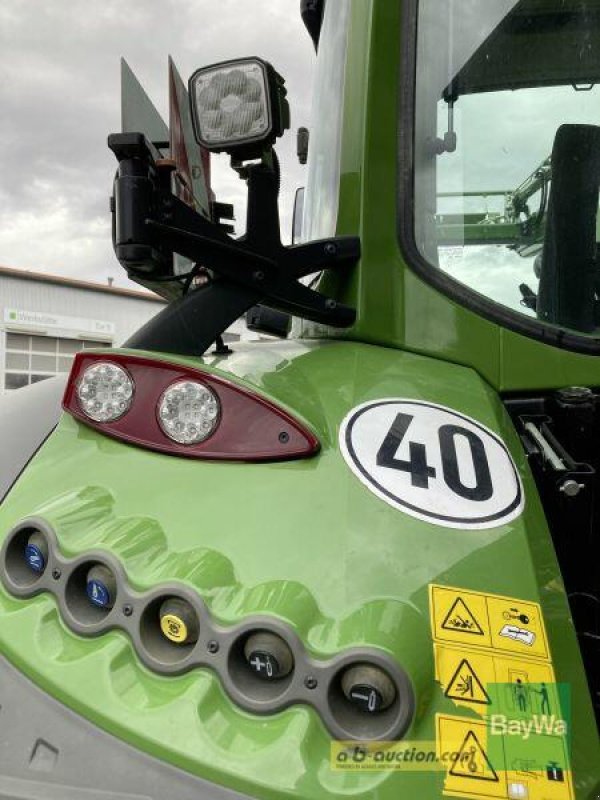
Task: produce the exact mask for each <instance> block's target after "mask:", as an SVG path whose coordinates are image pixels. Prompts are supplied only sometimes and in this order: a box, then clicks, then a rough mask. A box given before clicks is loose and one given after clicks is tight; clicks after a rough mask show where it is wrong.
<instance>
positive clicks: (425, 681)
mask: <svg viewBox="0 0 600 800" xmlns="http://www.w3.org/2000/svg"><path fill="white" fill-rule="evenodd" d="M400 12H401V7H400V3H399V2H392V1H391V0H353V2H352V15H351V25H350V32H349V46H348V59H347V65H346V88H345V107H344V114H345V124H344V132H343V137H342V152H341V167H342V170H341V185H340V209H339V219H338V232H339V233H340V234H359V235H360V237H361V240H362V249H363V256H362V261H361V264H360V266H359V268H357V269H356V270H355V271H354V272H353V273H352V275H351V276H350V278H349V279H348V280H347V281H346V282H341V283H338V281H337V279H334V278H332V277H331V276H325V278H324V279H323V281H322V284H323V287H324V288H325V289H328V290H333V291H335V292H336V293H337V294H338V296H339V297H340V298H343V299H344V300H346V301H348V302H349V303H351V304H353V305H356V307H357V309H358V319H357V323H356V325H355V326H354V327H353V328H352V329H351V330H350V331H349V332H345V333H343V334H340V333H339V332H338V333H335V334H334V332H331V331H328V332H327V338H325V339H324V338H323V331H322V330H321V329H319V328H318V327H317V326H314V325H308V324H304V325H303V327H302V336H303V338H302V339H298V340H293V341H289V342H280V343H266V342H260V343H254V344H247V345H239V346H236V348H235V353H234V354H233V355H232V356H229V357H227V358H216V357H204V358H199V359H182V358H178V357H167V356H161V355H157V354H148V356H149V357H151V358H157V359H166V360H169V361H172V362H177V363H184V364H188V365H191V366H202V367H203V368H206V369H208V370H211V371H214V372H215V374H218V375H222V376H225V377H228V378H230V379H232V380H234V381H236V382H238V383H239V384H241V385H244V386H247V387H249V388H252V389H253V390H255V391H257V392H259V393H261V394H263V395H264V396H265V397H267V398H269V399H270V400H272V401H273V402H275V403H277V404H279V405H280V406H282V407H283V408H286V409H287V410H288V411H290V413H292V414H293V415H294V416H295V417H297V418H298V419H300V420H301V421H304V422H305V423H306V424H307V425H308V426H309V427H310V428H312V429H313V430H314V431H315V433H316V434H317V436H318V438H319V440H320V442H321V446H322V447H321V451H320V453H319V454H318V455H317V456H315V457H314V458H310V459H306V460H297V461H290V462H283V463H273V464H239V463H237V464H231V463H216V462H202V461H190V460H187V459H179V458H176V457H169V456H166V455H162V454H157V453H154V452H150V451H147V450H143V449H140V448H136V447H132V446H129V445H125V444H122V443H119V442H117V441H115V440H113V439H110V438H107V437H105V436H103V435H101V434H100V433H98V432H96V431H94V430H92V429H90V428H87V427H86V426H84V425H82V424H81V423H79V422H77V421H75V420H74V419H73V418H72V417H70V416H68V415H64V416H63V418H62V420H61V422H60V424H59V426H58V427H57V429H56V430H55V432H54V433H53V434H52V435H51V436H50V438H49V439H48V440H47V442H46V443H45V444H44V445H43V447H42V448H41V449H40V451H39V452H38V453H37V455H36V456H35V457H34V459H33V460H32V462H31V464H30V465H29V467H28V468H27V470H26V471H25V472H24V474H23V475H22V476H21V478H20V479H19V480H18V482H17V483H16V485H15V486H14V488H13V489H12V491H11V493H10V494H9V495H8V497H7V499H6V500H5V502H4V503H3V504H2V505H1V506H0V531H2V535H5V534H6V533H7V532H8V531H9V530H10V528H11V527H12V526H13V525H14V524H16V523H17V522H19V521H20V520H21V519H23V518H24V517H29V516H31V515H38V516H41V517H43V518H45V519H47V520H48V522H49V523H50V524H51V525H52V526H53V527H54V528H55V530H56V533H57V536H58V540H59V543H60V546H61V548H62V550H63V552H64V553H65V554H66V555H76V554H80V553H85V552H86V551H88V550H90V549H92V548H93V549H100V550H102V549H104V550H106V551H109V552H110V553H112V554H113V555H114V556H115V557H116V558H118V559H119V560H120V562H121V563H122V565H123V567H124V569H125V572H126V574H127V576H128V579H129V581H130V582H131V585H132V586H133V587H135V588H137V589H140V590H142V589H146V588H151V587H155V586H156V585H158V584H160V583H161V582H163V581H173V580H175V581H180V582H183V583H185V584H186V585H188V586H189V587H192V588H193V589H195V590H196V591H197V592H199V594H200V595H201V596H202V597H203V598H204V599H205V600H206V602H207V604H208V606H209V607H210V609H211V612H212V613H213V614H214V616H215V617H216V618H217V620H219V621H220V622H222V623H223V624H225V625H227V624H229V623H232V622H234V621H238V620H242V619H244V618H246V617H247V616H248V615H250V614H255V613H261V614H270V615H273V616H275V617H278V618H280V619H283V620H285V621H287V622H288V623H289V624H290V625H291V626H293V628H294V629H295V630H296V631H297V633H298V635H299V636H300V637H301V638H302V639H303V641H304V642H305V643H306V646H307V647H308V649H309V650H310V651H311V653H312V654H313V655H314V656H315V657H318V658H326V657H327V656H328V655H330V654H332V653H337V652H340V651H342V650H343V649H344V648H346V647H349V646H354V645H368V646H370V647H379V648H382V649H383V650H385V651H387V652H388V653H390V654H391V655H392V656H393V657H394V658H396V659H397V660H398V661H399V663H400V664H401V665H402V666H403V667H404V669H405V670H406V671H407V672H408V675H409V677H410V679H411V681H412V683H413V686H414V690H415V694H416V697H417V714H416V717H415V720H414V723H413V726H412V728H411V730H410V731H409V732H408V734H407V738H409V739H411V740H423V741H434V740H435V714H436V713H437V712H448V713H451V714H452V713H456V707H455V705H454V704H453V703H452V701H450V700H448V699H446V698H444V696H443V693H442V691H441V689H440V687H439V686H438V685H437V684H436V683H435V681H434V664H433V646H432V639H431V631H430V622H429V606H428V586H429V585H430V584H431V583H438V584H444V585H449V586H457V587H462V588H465V589H472V590H477V591H483V592H488V593H495V594H500V595H507V596H510V597H515V598H519V599H521V600H529V601H536V602H540V603H541V605H542V608H543V611H544V616H545V620H546V626H547V630H548V635H549V641H550V647H551V651H552V656H553V662H554V667H555V672H556V677H557V680H558V681H559V682H565V683H568V684H569V686H570V688H571V692H572V705H573V707H572V713H573V719H574V720H575V725H574V728H573V769H574V777H575V780H576V784H577V798H578V799H579V798H581V799H582V800H583V798H590V797H592V791H593V788H594V787H595V786H596V785H598V784H599V783H600V744H599V743H598V735H597V731H596V728H595V723H594V717H593V712H592V708H591V703H590V699H589V693H588V689H587V684H586V679H585V674H584V671H583V667H582V664H581V659H580V655H579V650H578V645H577V641H576V636H575V633H574V629H573V626H572V623H571V621H570V615H569V609H568V605H567V600H566V596H565V592H564V588H563V585H562V582H561V579H560V570H559V567H558V564H557V562H556V557H555V554H554V549H553V547H552V543H551V538H550V534H549V531H548V527H547V523H546V520H545V517H544V512H543V509H542V507H541V504H540V500H539V496H538V493H537V490H536V487H535V484H534V481H533V478H532V475H531V473H530V470H529V467H528V464H527V461H526V458H525V455H524V452H523V449H522V446H521V444H520V441H519V439H518V436H517V434H516V432H515V430H514V427H513V425H512V423H511V421H510V419H509V417H508V415H507V413H506V411H505V409H504V406H503V405H502V402H501V399H500V395H499V392H506V391H517V390H534V389H538V388H549V387H558V386H563V385H570V384H584V385H597V384H600V360H598V359H596V358H593V357H590V356H583V355H578V354H574V353H570V352H567V351H561V350H558V349H556V348H552V347H548V346H546V345H544V344H542V343H540V342H537V341H534V340H530V339H527V338H525V337H522V336H519V335H517V334H514V333H511V332H510V331H507V330H504V329H502V328H501V327H499V326H498V325H496V324H494V323H492V322H490V321H487V320H485V319H483V318H480V317H478V316H476V315H475V314H473V313H472V312H470V311H468V310H467V309H466V308H463V307H461V306H460V305H458V304H457V303H456V302H453V301H451V300H449V299H448V298H447V297H445V296H443V295H441V294H440V293H439V292H437V291H436V290H434V289H433V288H431V287H430V286H428V285H426V284H425V283H424V282H423V281H422V280H421V279H419V278H418V277H417V276H416V274H415V273H414V272H413V271H412V270H411V269H410V266H409V265H407V264H406V263H405V262H404V260H403V258H402V255H401V250H400V246H399V242H398V233H397V205H398V202H397V201H398V198H397V191H398V181H397V169H396V160H397V149H398V134H397V130H398V128H397V119H398V115H399V113H400V112H401V111H402V109H400V108H399V106H398V104H399V102H400V101H399V91H398V81H397V76H399V68H400ZM317 337H320V338H317ZM398 397H404V398H410V399H415V400H419V399H421V400H426V401H429V402H432V403H439V404H442V405H444V406H447V407H451V408H453V409H455V410H456V411H457V412H459V413H462V414H466V415H468V416H470V417H473V418H474V419H476V420H477V421H479V422H480V423H482V424H483V425H485V426H487V427H489V428H490V429H491V430H492V431H494V432H496V433H497V435H498V436H500V437H501V438H502V439H503V440H504V441H505V442H506V444H507V446H508V448H509V450H510V452H511V454H512V457H513V459H514V461H515V463H516V465H517V467H518V470H519V472H520V474H521V478H522V481H523V485H524V490H525V497H526V504H525V510H524V513H523V514H522V516H520V517H518V518H517V519H516V520H514V521H513V522H511V523H510V524H508V525H504V526H500V527H497V528H495V529H491V530H484V531H461V530H456V529H450V528H444V527H440V526H436V525H432V524H429V523H427V522H424V521H421V520H418V519H415V518H413V517H411V516H407V515H406V514H403V513H402V512H400V511H397V510H396V509H394V508H392V507H391V506H390V505H388V504H386V503H385V502H383V501H381V500H380V499H379V498H377V497H376V496H375V495H374V494H373V493H371V492H370V491H368V490H367V489H366V488H365V487H364V486H363V485H362V484H361V483H360V481H359V480H358V479H357V478H356V477H355V475H354V474H353V473H352V472H351V470H350V469H349V467H348V466H347V465H346V463H345V462H344V460H343V457H342V455H341V453H340V450H339V446H338V433H339V427H340V423H341V422H342V420H343V419H344V417H345V416H346V415H347V414H348V412H349V411H350V410H351V409H352V408H354V407H356V406H357V405H359V404H361V403H364V402H366V401H369V400H374V399H381V398H398ZM0 649H1V651H2V652H3V653H5V654H6V655H7V657H8V658H9V659H10V660H11V661H12V662H13V663H14V664H16V665H17V666H18V667H19V668H20V669H21V670H22V671H23V673H25V674H26V675H28V676H30V677H31V678H32V679H33V680H34V681H35V682H36V683H37V684H38V685H39V686H41V687H42V688H43V689H44V690H45V691H47V692H48V693H49V694H50V695H52V696H53V697H55V698H57V699H59V700H60V701H62V702H64V703H65V704H66V705H68V706H69V707H71V708H73V709H74V710H76V711H77V712H79V713H80V714H82V715H83V716H85V717H86V718H88V719H89V720H91V721H93V722H94V723H96V724H97V725H98V726H100V727H101V728H103V729H105V730H107V731H109V732H111V733H114V734H115V735H117V736H119V737H121V738H122V739H123V740H126V741H128V742H129V743H131V744H133V745H135V746H137V747H139V748H140V749H142V750H144V751H146V752H148V753H150V754H152V755H155V756H157V757H158V758H161V759H163V760H165V761H168V762H170V763H172V764H174V765H177V766H180V767H182V768H184V769H186V770H188V771H189V772H192V773H194V774H197V775H200V776H202V777H204V778H207V779H208V780H212V781H214V782H215V783H218V784H222V785H226V786H229V787H232V788H234V789H237V790H239V791H242V792H245V793H247V794H249V795H251V796H254V797H259V798H282V797H288V796H289V797H295V798H306V800H318V799H319V798H333V797H344V796H353V797H364V798H367V797H369V798H373V797H375V796H376V797H377V798H380V800H397V799H398V798H408V799H409V800H413V799H414V800H417V798H418V800H433V799H434V798H436V799H437V798H440V797H441V796H442V787H443V774H442V773H439V772H438V773H434V772H429V773H402V774H400V773H372V774H361V775H358V774H349V773H336V772H334V771H332V770H331V769H330V767H329V748H330V742H331V739H330V736H329V734H328V733H327V732H326V730H325V729H324V727H323V725H322V723H321V721H320V719H319V717H318V715H317V713H316V712H315V711H313V710H311V709H309V708H307V707H300V706H298V707H293V708H289V709H287V710H286V711H284V712H282V713H278V714H276V715H273V716H271V717H258V716H253V715H252V714H249V713H246V712H243V711H241V710H239V709H238V708H236V707H235V706H234V704H233V703H232V702H231V701H230V700H229V699H228V697H227V696H226V695H225V694H224V692H223V690H222V689H221V687H220V685H219V683H218V681H217V679H216V678H215V677H214V675H213V674H212V673H211V671H210V670H195V671H193V672H191V673H189V674H185V675H181V676H178V677H172V676H171V677H163V676H159V675H156V674H153V673H152V672H150V671H149V670H148V669H146V668H145V667H144V666H142V664H141V663H140V661H139V660H138V658H137V657H136V655H135V653H134V651H133V648H132V646H131V645H130V643H129V640H128V639H127V637H126V636H125V635H124V634H122V633H120V632H116V631H113V632H110V633H108V634H104V635H102V636H99V637H97V638H93V639H86V638H83V637H79V636H77V635H75V634H73V633H71V632H70V631H69V630H68V629H67V628H66V627H65V625H64V624H63V622H62V621H61V619H60V616H59V614H58V612H57V608H56V604H55V601H54V600H53V598H52V597H50V596H49V595H40V596H38V597H36V598H34V599H33V600H17V599H14V598H12V597H10V596H9V595H8V594H7V593H6V591H5V590H4V589H3V588H2V589H0ZM458 713H459V714H461V715H463V716H468V715H469V712H466V711H464V709H462V710H461V711H460V712H458Z"/></svg>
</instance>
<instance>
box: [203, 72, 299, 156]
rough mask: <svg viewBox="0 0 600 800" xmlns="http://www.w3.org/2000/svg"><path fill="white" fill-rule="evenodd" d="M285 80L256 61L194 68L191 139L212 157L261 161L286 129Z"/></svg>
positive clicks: (287, 125) (287, 111)
mask: <svg viewBox="0 0 600 800" xmlns="http://www.w3.org/2000/svg"><path fill="white" fill-rule="evenodd" d="M284 84H285V81H284V79H283V78H282V77H281V75H279V74H278V73H277V72H276V71H275V69H274V68H273V67H272V66H271V65H270V64H268V63H267V62H266V61H263V60H262V59H260V58H244V59H238V60H234V61H224V62H222V63H220V64H214V65H212V66H209V67H202V68H201V69H198V70H196V72H194V74H193V75H192V77H191V78H190V81H189V94H190V102H191V108H192V120H193V124H194V133H195V136H196V140H197V141H198V143H199V144H200V145H202V147H205V148H206V149H207V150H210V151H212V152H215V153H220V152H227V153H229V154H230V155H231V156H234V157H237V158H239V159H250V158H258V157H260V156H261V155H262V154H263V153H264V152H265V150H268V149H269V148H270V147H271V146H272V144H273V143H274V142H275V140H276V139H277V138H278V137H279V136H281V135H282V134H283V132H284V131H285V130H286V129H287V128H289V126H290V111H289V105H288V102H287V100H286V95H287V90H286V89H285V86H284Z"/></svg>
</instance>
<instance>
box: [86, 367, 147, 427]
mask: <svg viewBox="0 0 600 800" xmlns="http://www.w3.org/2000/svg"><path fill="white" fill-rule="evenodd" d="M77 399H78V401H79V405H80V407H81V410H82V411H83V413H84V414H85V415H86V417H89V418H90V419H92V420H94V422H113V421H114V420H116V419H120V418H121V417H122V416H123V415H124V414H126V413H127V412H128V411H129V409H130V408H131V403H132V400H133V381H132V380H131V378H130V377H129V375H128V374H127V372H126V371H125V370H124V369H123V368H122V367H119V366H118V365H117V364H110V363H107V362H100V363H97V364H94V365H93V366H91V367H88V368H87V369H86V370H85V372H84V373H83V375H82V376H81V379H80V381H79V383H78V384H77Z"/></svg>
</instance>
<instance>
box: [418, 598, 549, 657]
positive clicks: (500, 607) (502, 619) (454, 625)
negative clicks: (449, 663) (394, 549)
mask: <svg viewBox="0 0 600 800" xmlns="http://www.w3.org/2000/svg"><path fill="white" fill-rule="evenodd" d="M429 589H430V611H431V627H432V631H433V638H434V639H435V640H437V641H441V642H448V643H453V644H464V645H467V646H468V647H474V648H479V647H480V648H483V649H486V650H493V651H496V652H497V651H500V652H504V653H510V654H516V655H518V656H519V657H526V658H542V659H544V660H548V659H549V657H550V653H549V649H548V640H547V637H546V630H545V628H544V620H543V618H542V611H541V608H540V606H539V605H538V604H537V603H531V602H526V601H521V600H516V599H514V598H511V597H500V596H498V595H488V594H483V593H482V592H472V591H466V590H464V589H453V588H450V587H447V586H435V585H432V586H430V587H429Z"/></svg>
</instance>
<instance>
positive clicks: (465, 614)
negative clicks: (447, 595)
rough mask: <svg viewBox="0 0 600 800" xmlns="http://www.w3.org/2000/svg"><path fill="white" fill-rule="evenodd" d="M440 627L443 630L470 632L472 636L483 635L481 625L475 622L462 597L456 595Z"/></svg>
mask: <svg viewBox="0 0 600 800" xmlns="http://www.w3.org/2000/svg"><path fill="white" fill-rule="evenodd" d="M442 628H443V630H445V631H453V632H456V631H462V632H464V633H472V634H473V635H474V636H483V635H484V633H483V629H482V627H481V625H480V624H479V623H478V622H477V620H476V619H475V616H474V615H473V613H472V612H471V610H470V609H469V607H468V606H467V604H466V603H465V601H464V600H463V599H462V597H457V598H456V600H455V601H454V603H452V607H451V608H450V611H448V613H447V614H446V617H445V618H444V621H443V623H442Z"/></svg>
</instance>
